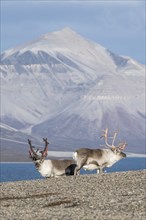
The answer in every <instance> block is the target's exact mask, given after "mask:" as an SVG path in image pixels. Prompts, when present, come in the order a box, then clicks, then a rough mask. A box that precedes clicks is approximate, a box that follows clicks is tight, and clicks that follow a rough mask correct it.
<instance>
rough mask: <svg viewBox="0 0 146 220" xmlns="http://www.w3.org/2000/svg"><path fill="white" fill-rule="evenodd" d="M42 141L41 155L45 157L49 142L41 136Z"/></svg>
mask: <svg viewBox="0 0 146 220" xmlns="http://www.w3.org/2000/svg"><path fill="white" fill-rule="evenodd" d="M43 141H44V142H45V148H44V150H43V153H42V155H43V157H46V156H47V150H48V144H49V142H48V140H47V138H43Z"/></svg>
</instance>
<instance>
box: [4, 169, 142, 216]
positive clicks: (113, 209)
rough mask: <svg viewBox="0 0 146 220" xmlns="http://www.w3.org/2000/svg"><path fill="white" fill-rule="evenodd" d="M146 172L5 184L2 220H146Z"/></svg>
mask: <svg viewBox="0 0 146 220" xmlns="http://www.w3.org/2000/svg"><path fill="white" fill-rule="evenodd" d="M145 177H146V170H143V171H129V172H120V173H109V174H99V175H81V176H77V177H74V176H68V177H59V178H51V179H43V180H31V181H17V182H8V183H1V184H0V187H1V198H0V200H1V213H0V219H1V220H3V219H4V220H7V219H9V220H13V219H16V220H17V219H18V220H23V219H25V220H30V219H31V220H32V219H35V220H37V219H38V220H45V219H47V220H50V219H51V220H61V219H63V220H80V219H82V220H93V219H94V220H98V219H99V220H112V219H113V220H131V219H132V220H139V219H141V220H145V219H146V205H145V196H146V191H145V190H146V188H145Z"/></svg>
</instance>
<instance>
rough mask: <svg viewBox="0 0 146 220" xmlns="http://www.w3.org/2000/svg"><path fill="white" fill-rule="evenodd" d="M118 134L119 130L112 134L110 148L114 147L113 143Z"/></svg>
mask: <svg viewBox="0 0 146 220" xmlns="http://www.w3.org/2000/svg"><path fill="white" fill-rule="evenodd" d="M118 132H119V130H118V131H117V132H115V133H114V136H113V141H112V146H113V147H115V146H114V142H115V139H116V137H117V134H118Z"/></svg>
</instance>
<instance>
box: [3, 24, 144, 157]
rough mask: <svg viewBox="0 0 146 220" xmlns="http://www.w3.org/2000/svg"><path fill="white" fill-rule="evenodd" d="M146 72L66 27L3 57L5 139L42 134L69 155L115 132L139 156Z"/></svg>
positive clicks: (52, 147)
mask: <svg viewBox="0 0 146 220" xmlns="http://www.w3.org/2000/svg"><path fill="white" fill-rule="evenodd" d="M144 69H145V66H144V65H142V64H139V63H138V62H136V61H135V60H133V59H131V58H130V57H126V56H119V55H117V54H114V53H113V52H111V51H109V50H108V49H106V48H104V47H102V46H101V45H99V44H97V43H95V42H92V41H89V40H87V39H85V38H83V37H82V36H80V35H78V34H77V33H75V32H74V31H72V30H71V29H69V28H65V29H63V30H61V31H56V32H53V33H48V34H46V35H43V36H42V37H40V38H39V39H37V40H35V41H32V42H29V43H27V44H25V45H22V46H19V47H17V48H13V49H9V50H7V51H5V52H4V53H3V54H1V122H2V123H3V124H5V131H6V130H7V129H8V127H9V128H10V127H11V128H13V129H14V130H13V132H12V131H11V135H10V138H11V139H13V138H14V139H15V132H19V138H20V139H21V135H22V136H23V135H29V136H32V138H34V140H39V139H40V140H41V138H42V137H48V139H49V140H50V142H52V145H51V144H50V149H52V150H54V146H56V148H55V149H58V150H67V151H71V150H73V149H76V148H78V147H80V146H83V145H84V146H86V147H87V146H88V147H94V148H96V147H99V144H100V140H99V138H98V137H99V136H100V131H101V130H102V129H104V128H106V127H109V130H110V131H112V132H114V131H115V130H117V129H120V132H119V137H120V138H121V139H124V140H126V141H127V143H128V147H127V151H131V152H132V151H133V152H139V153H141V152H144V151H145V148H144V141H145V132H144V131H145V118H146V115H145V80H144V79H145V73H144ZM1 129H2V130H3V129H4V126H1ZM15 129H16V130H17V131H15ZM5 134H6V132H3V136H4V137H5ZM6 137H7V138H8V137H9V136H8V135H6ZM53 144H54V145H53Z"/></svg>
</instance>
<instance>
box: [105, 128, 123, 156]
mask: <svg viewBox="0 0 146 220" xmlns="http://www.w3.org/2000/svg"><path fill="white" fill-rule="evenodd" d="M117 134H118V132H115V133H114V135H113V137H112V138H113V140H112V144H109V143H108V128H106V129H105V130H104V131H103V134H102V136H101V138H104V139H105V144H106V147H108V148H110V149H111V151H112V152H113V153H114V154H116V155H117V156H118V157H119V158H124V157H126V154H125V153H123V152H122V150H124V149H125V147H126V145H127V143H126V142H123V143H119V144H118V145H117V146H115V145H114V142H115V139H116V137H117Z"/></svg>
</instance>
